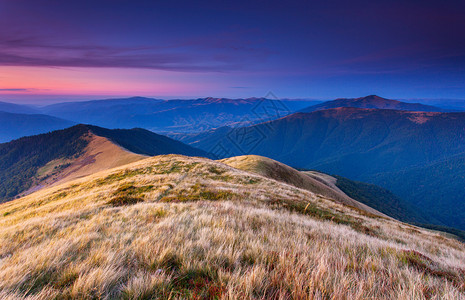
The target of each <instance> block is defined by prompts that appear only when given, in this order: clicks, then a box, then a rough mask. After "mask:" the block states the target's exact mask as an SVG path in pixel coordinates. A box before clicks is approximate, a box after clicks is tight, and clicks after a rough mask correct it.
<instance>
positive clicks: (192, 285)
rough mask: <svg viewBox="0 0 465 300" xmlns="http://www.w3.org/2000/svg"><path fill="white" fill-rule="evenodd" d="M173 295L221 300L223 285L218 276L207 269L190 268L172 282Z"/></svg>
mask: <svg viewBox="0 0 465 300" xmlns="http://www.w3.org/2000/svg"><path fill="white" fill-rule="evenodd" d="M171 286H172V289H173V292H174V294H177V295H179V296H181V297H182V298H188V299H212V300H213V299H221V298H222V295H223V294H224V293H225V292H226V287H225V285H224V284H223V283H222V282H220V281H219V280H218V274H217V272H216V271H214V270H210V269H207V268H192V269H188V270H186V271H184V272H182V273H180V274H178V275H177V276H176V277H175V278H174V279H173V280H172V281H171Z"/></svg>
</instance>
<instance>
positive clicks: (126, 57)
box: [0, 0, 465, 104]
mask: <svg viewBox="0 0 465 300" xmlns="http://www.w3.org/2000/svg"><path fill="white" fill-rule="evenodd" d="M269 91H272V92H273V93H274V94H276V95H277V96H279V97H289V98H298V97H304V98H320V99H331V98H337V97H357V96H363V95H368V94H379V95H381V96H385V97H391V98H465V1H428V0H427V1H413V0H406V1H341V0H339V1H293V0H290V1H274V0H267V1H250V0H249V1H225V0H216V1H178V0H170V1H125V0H93V1H87V0H86V1H57V0H48V1H45V0H0V101H1V100H7V101H8V100H14V101H18V102H34V100H36V103H39V104H40V102H42V101H47V100H48V101H60V100H66V99H71V98H72V99H78V98H82V99H84V98H86V99H87V98H89V97H94V98H95V97H104V96H135V95H141V96H152V97H165V98H172V97H184V98H186V97H187V98H189V97H203V96H218V97H219V96H223V97H249V96H259V97H260V96H264V95H266V94H267V93H268V92H269Z"/></svg>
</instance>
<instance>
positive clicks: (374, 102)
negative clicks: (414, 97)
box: [299, 95, 447, 113]
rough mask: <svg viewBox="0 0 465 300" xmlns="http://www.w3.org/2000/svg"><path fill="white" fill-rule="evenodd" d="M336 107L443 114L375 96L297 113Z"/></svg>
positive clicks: (348, 100)
mask: <svg viewBox="0 0 465 300" xmlns="http://www.w3.org/2000/svg"><path fill="white" fill-rule="evenodd" d="M337 107H357V108H376V109H394V110H405V111H425V112H445V111H447V110H446V109H444V108H439V107H435V106H431V105H425V104H421V103H408V102H401V101H398V100H390V99H386V98H382V97H379V96H376V95H370V96H366V97H360V98H339V99H336V100H333V101H327V102H323V103H321V104H317V105H313V106H310V107H307V108H304V109H302V110H300V111H299V112H306V113H308V112H314V111H317V110H325V109H331V108H337Z"/></svg>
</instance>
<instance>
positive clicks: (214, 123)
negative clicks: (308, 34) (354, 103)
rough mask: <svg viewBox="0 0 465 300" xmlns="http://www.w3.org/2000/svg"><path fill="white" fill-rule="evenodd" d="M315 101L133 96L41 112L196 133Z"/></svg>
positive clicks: (107, 123)
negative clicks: (181, 98)
mask: <svg viewBox="0 0 465 300" xmlns="http://www.w3.org/2000/svg"><path fill="white" fill-rule="evenodd" d="M314 103H318V102H315V101H290V100H285V101H280V100H271V99H266V98H248V99H227V98H211V97H210V98H201V99H195V100H166V101H164V100H157V99H150V98H142V97H134V98H128V99H113V100H96V101H84V102H70V103H59V104H53V105H49V106H46V107H43V108H41V111H42V112H43V113H45V114H48V115H51V116H55V117H60V118H64V119H68V120H73V121H75V122H79V123H86V124H94V125H98V126H103V127H106V128H134V127H141V128H145V129H149V130H152V131H156V132H200V131H203V130H207V129H211V128H216V127H219V126H238V125H250V124H254V123H257V122H263V121H267V120H272V119H276V118H279V117H283V116H286V115H289V114H291V113H293V112H295V111H297V110H299V109H302V108H304V107H307V106H308V105H309V104H314Z"/></svg>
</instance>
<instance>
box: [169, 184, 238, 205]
mask: <svg viewBox="0 0 465 300" xmlns="http://www.w3.org/2000/svg"><path fill="white" fill-rule="evenodd" d="M235 197H237V194H235V193H233V192H231V191H227V190H212V189H210V188H208V187H207V186H205V185H203V184H199V183H196V184H194V185H192V186H191V187H189V188H188V189H182V190H179V191H173V192H171V193H170V194H168V195H167V196H164V197H163V198H161V199H160V201H162V202H190V201H200V200H208V201H221V200H232V199H234V198H235Z"/></svg>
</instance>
